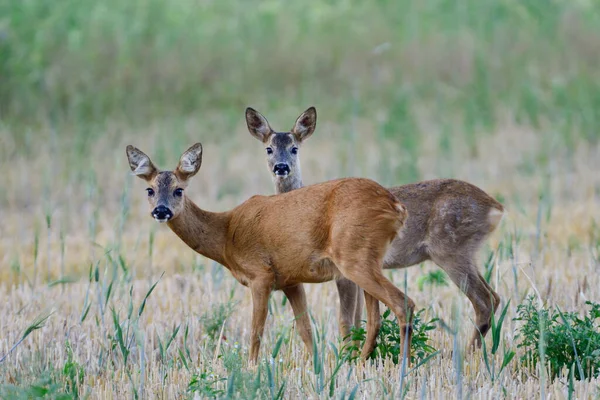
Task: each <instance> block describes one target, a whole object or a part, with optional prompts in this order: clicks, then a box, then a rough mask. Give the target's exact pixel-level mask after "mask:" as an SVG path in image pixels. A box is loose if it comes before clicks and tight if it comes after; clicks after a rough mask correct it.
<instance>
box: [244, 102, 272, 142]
mask: <svg viewBox="0 0 600 400" xmlns="http://www.w3.org/2000/svg"><path fill="white" fill-rule="evenodd" d="M246 125H248V131H249V132H250V134H251V135H252V136H254V137H255V138H257V139H258V140H260V141H261V142H263V143H266V142H267V139H268V138H269V136H271V133H273V129H271V125H269V121H267V119H266V118H265V117H264V116H263V115H262V114H261V113H259V112H258V111H256V110H255V109H253V108H250V107H248V108H246Z"/></svg>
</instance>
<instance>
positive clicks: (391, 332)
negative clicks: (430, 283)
mask: <svg viewBox="0 0 600 400" xmlns="http://www.w3.org/2000/svg"><path fill="white" fill-rule="evenodd" d="M424 312H425V309H424V308H423V309H421V310H419V311H418V312H416V313H415V315H414V319H413V337H412V341H411V362H412V363H413V364H416V365H419V364H421V363H422V362H424V361H426V360H427V359H428V357H429V356H431V355H432V354H434V353H435V352H436V349H435V348H433V347H432V346H431V345H430V344H429V335H428V333H427V332H429V331H431V330H433V329H435V323H436V322H437V321H438V318H431V319H430V320H428V321H425V320H424V319H423V318H424V315H423V313H424ZM391 316H392V313H391V311H390V310H389V309H387V310H385V312H384V313H383V316H382V319H381V329H380V330H379V335H378V336H377V345H376V346H375V350H373V353H371V355H370V356H369V359H372V360H374V359H378V358H382V359H383V358H388V357H389V358H391V360H392V362H393V363H394V364H398V363H400V362H401V361H402V358H401V357H402V348H401V347H400V326H399V325H398V321H397V320H396V317H395V316H393V317H392V318H390V317H391ZM366 333H367V332H366V330H365V329H364V328H363V327H360V328H353V329H352V330H351V333H350V335H351V339H352V341H353V342H356V341H358V342H359V343H360V346H361V347H362V345H363V344H364V342H365V339H366ZM358 350H360V349H358V348H357V347H356V346H355V345H354V344H350V345H348V346H345V347H344V348H343V349H342V354H343V356H342V358H343V357H348V359H355V358H356V356H350V354H352V353H353V352H357V351H358Z"/></svg>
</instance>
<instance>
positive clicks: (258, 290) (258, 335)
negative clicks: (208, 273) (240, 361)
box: [249, 283, 272, 364]
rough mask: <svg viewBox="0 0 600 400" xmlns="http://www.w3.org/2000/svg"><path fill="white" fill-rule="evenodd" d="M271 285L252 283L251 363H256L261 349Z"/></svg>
mask: <svg viewBox="0 0 600 400" xmlns="http://www.w3.org/2000/svg"><path fill="white" fill-rule="evenodd" d="M271 287H272V286H271V285H270V284H265V283H260V284H254V285H252V288H251V290H252V330H251V332H250V359H249V362H250V364H256V361H257V360H258V352H259V350H260V340H261V339H262V335H263V332H264V330H265V321H266V320H267V313H268V309H269V307H268V303H269V294H271Z"/></svg>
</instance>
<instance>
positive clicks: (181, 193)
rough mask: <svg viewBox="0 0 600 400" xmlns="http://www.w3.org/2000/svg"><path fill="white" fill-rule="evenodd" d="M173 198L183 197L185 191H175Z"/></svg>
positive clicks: (178, 189) (179, 189)
mask: <svg viewBox="0 0 600 400" xmlns="http://www.w3.org/2000/svg"><path fill="white" fill-rule="evenodd" d="M173 196H175V197H181V196H183V189H181V188H177V189H175V191H174V192H173Z"/></svg>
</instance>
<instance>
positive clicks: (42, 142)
mask: <svg viewBox="0 0 600 400" xmlns="http://www.w3.org/2000/svg"><path fill="white" fill-rule="evenodd" d="M599 4H600V3H597V2H593V1H585V0H579V1H559V0H556V1H552V2H538V1H534V0H530V1H513V0H498V1H492V0H477V1H476V0H468V1H462V2H454V1H449V0H427V1H421V2H412V1H406V0H397V1H383V0H381V1H377V2H372V3H368V2H364V3H363V2H358V1H337V0H336V1H321V0H310V1H306V2H296V3H289V2H283V1H263V2H258V1H245V2H241V1H240V2H236V1H233V0H226V1H220V2H213V1H189V0H188V1H186V0H174V1H165V0H131V1H128V2H119V1H116V0H106V1H103V2H94V1H74V0H55V1H54V2H46V1H39V0H38V1H34V0H23V1H19V2H16V1H13V2H0V171H1V174H0V176H1V178H0V217H1V219H0V221H1V222H0V304H2V307H0V358H1V357H2V356H3V355H6V354H7V353H8V355H7V357H6V359H4V360H3V361H0V398H32V397H44V396H47V398H78V397H85V398H91V399H95V398H115V399H116V398H137V397H141V398H179V397H188V396H189V397H194V396H199V397H211V396H216V395H218V396H227V397H238V398H248V397H253V396H260V397H261V398H277V397H279V398H300V397H307V398H328V397H334V398H392V397H393V398H397V397H398V396H399V395H400V394H402V395H404V396H406V398H443V397H452V398H456V397H461V398H462V397H465V398H537V397H541V398H552V399H555V398H558V399H562V398H579V399H598V398H600V378H599V377H598V374H596V377H591V378H589V379H583V380H577V379H571V378H570V376H571V375H570V373H569V372H568V371H567V370H566V368H565V369H564V370H563V371H561V373H559V374H558V376H556V377H553V376H552V373H551V371H549V367H546V368H544V367H543V366H542V364H538V365H537V366H533V365H531V364H530V363H528V362H526V361H523V360H522V357H523V356H525V354H526V351H527V349H526V348H524V347H519V345H520V344H521V343H522V336H520V333H521V332H522V330H521V327H522V326H523V321H516V320H514V318H516V317H517V315H518V314H517V307H518V305H519V304H521V303H523V301H524V300H525V298H526V296H527V295H529V294H533V295H534V296H536V299H539V300H541V301H542V302H543V303H544V304H545V307H546V308H547V309H553V308H554V307H559V308H560V310H563V311H575V312H579V313H584V312H585V311H586V310H587V309H588V308H586V306H585V302H586V301H591V302H595V303H598V302H600V273H599V272H600V174H599V173H598V172H599V171H600V144H599V139H600V6H599ZM309 105H314V106H316V107H317V110H318V113H319V117H318V122H317V130H316V133H315V134H314V136H313V137H312V138H311V139H310V140H309V141H307V142H306V144H305V145H304V146H303V148H302V150H301V159H302V166H303V175H304V181H305V184H311V183H316V182H321V181H324V180H327V179H331V178H337V177H342V176H364V177H370V178H373V179H376V180H378V181H379V182H380V183H382V184H385V185H390V186H391V185H398V184H402V183H408V182H412V181H416V180H420V179H429V178H438V177H453V178H459V179H464V180H467V181H470V182H472V183H474V184H476V185H478V186H480V187H481V188H483V189H484V190H485V191H487V192H488V193H490V194H492V195H493V196H494V197H496V198H497V199H499V200H500V201H502V203H503V204H504V205H505V207H506V209H507V211H508V213H507V216H506V218H505V219H504V220H503V223H502V225H501V226H500V228H499V229H498V231H496V232H495V233H494V234H493V235H492V236H491V237H490V239H489V240H488V241H487V242H486V244H485V246H484V249H483V250H482V253H481V270H482V271H483V270H484V269H486V268H487V269H488V270H487V271H488V272H490V273H491V275H490V278H491V279H490V282H491V284H492V286H493V287H495V289H496V290H497V291H498V293H499V294H500V296H501V297H502V299H503V306H504V305H505V304H507V303H508V301H510V303H509V304H508V308H507V314H506V319H505V321H504V325H503V328H502V331H501V332H500V336H499V340H500V342H499V344H500V346H499V348H498V352H497V353H496V354H495V355H493V356H492V355H491V354H488V355H489V357H488V358H487V361H486V358H485V357H484V356H483V352H481V351H479V352H476V353H474V354H467V353H464V354H463V352H462V350H463V349H464V347H465V344H466V341H465V340H466V338H467V337H468V336H469V335H470V332H471V329H472V326H473V324H472V321H471V318H473V311H472V308H471V305H470V303H469V301H468V300H467V299H466V298H465V297H464V296H463V295H462V294H460V292H459V290H458V289H457V288H456V287H454V286H446V285H437V286H436V285H432V286H428V285H425V286H424V287H422V288H419V286H420V285H419V284H418V283H419V282H423V277H427V276H430V274H431V272H432V271H436V270H437V267H435V266H434V265H432V264H429V263H426V264H424V265H421V266H414V267H411V268H409V269H406V270H397V271H393V272H389V276H390V277H391V279H392V280H393V282H394V283H396V284H397V285H398V286H399V287H400V288H406V291H407V293H408V295H409V296H410V297H411V298H413V299H414V300H415V302H416V303H417V307H418V308H424V309H425V311H424V314H423V315H426V316H427V318H429V319H430V318H433V317H438V318H440V319H442V320H443V321H444V322H445V323H446V324H447V325H448V326H450V327H451V329H445V328H443V327H442V326H441V324H438V325H437V327H436V329H434V330H432V331H429V336H430V344H431V346H433V347H434V348H435V349H437V350H439V351H440V352H439V353H437V354H436V355H435V356H433V357H432V358H431V359H429V360H428V361H427V362H426V363H424V364H423V365H421V366H419V367H418V368H416V369H415V370H414V371H410V373H409V374H408V375H406V376H404V377H402V376H401V368H400V366H397V365H394V364H393V363H392V362H391V361H390V360H380V361H379V362H377V363H373V362H370V361H367V362H364V361H358V362H349V361H344V360H342V359H341V358H340V356H339V354H338V350H339V348H340V338H339V335H338V325H337V309H338V300H337V292H336V290H335V285H334V284H333V283H326V284H320V285H308V287H307V289H308V297H309V303H310V310H311V312H312V317H313V318H314V329H315V331H318V334H319V338H318V341H317V342H318V343H319V344H318V346H319V347H318V352H317V354H318V356H317V359H316V362H314V361H315V360H309V359H308V356H307V353H306V351H305V349H304V347H303V345H302V343H301V341H300V340H299V338H298V337H297V336H296V335H295V333H294V332H293V316H292V312H291V309H290V307H289V305H287V304H284V302H283V301H282V299H283V296H282V294H281V293H276V294H275V295H274V296H273V298H272V300H271V303H270V314H269V318H268V320H267V331H266V334H265V336H266V337H265V340H264V342H263V345H262V352H261V359H262V360H263V361H261V364H260V366H259V367H257V368H255V369H248V368H247V367H246V364H247V351H248V343H249V328H250V314H251V306H250V304H251V302H250V292H249V291H248V290H247V289H246V288H244V287H243V286H241V285H240V284H238V283H237V282H236V281H235V280H234V279H233V278H232V277H231V275H230V274H229V272H227V271H226V270H225V269H224V268H223V267H221V266H219V265H217V264H215V263H214V262H212V261H210V260H207V259H204V258H203V257H201V256H197V255H195V253H194V252H193V251H192V250H191V249H189V248H187V247H186V246H185V245H184V244H183V243H182V242H180V240H179V239H178V238H177V237H176V236H175V235H174V234H173V233H172V232H170V231H169V230H168V228H167V227H166V226H163V225H160V226H159V225H158V224H157V223H156V222H155V221H153V220H152V218H150V216H149V210H148V208H147V204H146V200H145V191H144V189H145V186H144V184H143V183H142V182H141V181H139V180H138V179H135V178H134V177H132V176H131V174H130V172H129V167H128V165H127V162H126V157H125V146H126V145H127V144H133V145H135V146H137V147H139V148H140V149H142V150H144V151H145V152H147V153H148V154H149V155H150V156H151V157H152V159H153V160H154V161H155V162H156V163H157V164H158V165H159V166H160V167H161V168H164V169H166V168H173V167H175V165H176V163H177V160H178V157H179V155H180V154H181V152H182V151H184V150H185V149H187V148H188V147H189V145H191V144H192V143H194V142H197V141H201V142H202V143H203V145H204V157H203V166H202V168H201V170H200V172H199V173H198V175H197V176H196V177H195V178H194V180H193V182H192V184H191V186H190V188H189V190H188V195H189V196H191V198H192V199H194V200H195V202H196V203H197V204H198V205H200V206H201V207H203V208H205V209H207V210H211V211H221V210H226V209H229V208H231V207H233V206H235V205H237V204H239V203H241V202H242V201H244V200H245V199H247V198H248V197H250V196H251V195H253V194H257V193H260V194H271V193H273V187H272V183H271V181H270V177H269V173H268V171H267V168H266V162H265V160H264V155H263V149H262V147H261V145H260V144H259V143H257V142H256V140H255V139H254V138H252V137H251V136H250V135H249V134H248V132H247V130H246V127H245V122H244V109H245V107H246V106H252V107H254V108H256V109H258V110H260V111H261V112H263V113H264V114H265V115H266V117H267V118H268V119H269V121H270V122H271V124H272V125H273V127H274V128H275V129H277V130H284V129H289V128H291V125H292V123H293V121H294V119H295V118H296V117H297V116H298V115H299V114H300V112H302V111H303V110H304V109H306V108H307V107H308V106H309ZM490 257H491V258H490ZM486 260H491V261H490V262H486ZM484 264H485V266H484ZM386 273H388V272H386ZM155 283H156V286H153V285H154V284H155ZM151 288H153V290H151ZM45 317H48V318H47V319H45ZM598 318H600V316H598ZM595 326H596V327H597V326H598V325H595ZM28 328H30V329H28ZM34 328H39V329H34ZM221 331H222V332H223V334H222V335H221ZM451 331H454V333H452V332H451ZM542 331H543V329H542ZM568 332H570V331H568ZM568 332H567V334H566V335H567V336H566V337H571V336H568V335H569V334H570V333H568ZM23 337H24V340H23V341H22V342H21V343H19V344H18V345H17V346H16V347H15V348H14V350H13V351H12V352H10V353H9V350H10V349H11V348H12V347H13V345H15V344H16V343H18V342H19V339H20V338H23ZM487 343H488V349H487V350H488V353H489V350H490V349H489V348H490V347H491V345H492V338H488V342H487ZM598 343H600V342H598ZM568 347H569V346H568V345H567V348H568ZM453 349H455V351H454V352H453ZM510 351H515V352H516V356H515V357H514V358H513V359H512V360H511V361H510V362H509V363H508V365H507V366H506V367H505V368H504V369H503V370H502V371H500V372H499V370H500V368H499V365H500V364H501V363H502V359H503V357H504V354H506V353H507V352H510ZM538 351H539V352H540V355H541V358H542V359H544V357H545V354H544V349H543V346H542V348H541V349H535V352H538ZM586 351H587V352H588V353H586V354H584V355H581V354H580V355H579V356H581V357H583V356H585V355H587V354H589V355H590V357H592V358H594V357H596V358H595V359H596V362H597V365H599V366H600V348H598V347H595V348H589V349H587V350H586ZM492 364H493V365H494V371H493V372H492V373H491V372H490V370H488V367H489V366H490V365H492ZM337 367H339V368H337ZM598 373H600V370H599V371H598ZM61 396H62V397H61Z"/></svg>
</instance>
